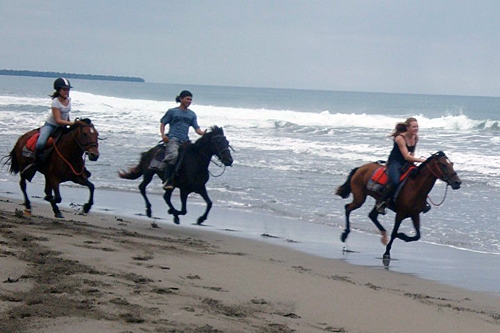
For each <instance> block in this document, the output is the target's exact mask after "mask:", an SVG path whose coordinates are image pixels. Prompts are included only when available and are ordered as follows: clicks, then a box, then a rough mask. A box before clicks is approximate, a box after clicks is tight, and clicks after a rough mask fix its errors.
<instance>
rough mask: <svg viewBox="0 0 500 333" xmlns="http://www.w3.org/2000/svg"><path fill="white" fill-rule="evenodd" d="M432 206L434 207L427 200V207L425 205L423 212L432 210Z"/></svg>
mask: <svg viewBox="0 0 500 333" xmlns="http://www.w3.org/2000/svg"><path fill="white" fill-rule="evenodd" d="M431 208H432V207H431V205H429V203H428V202H426V203H425V207H424V209H422V214H425V213H427V212H428V211H430V210H431Z"/></svg>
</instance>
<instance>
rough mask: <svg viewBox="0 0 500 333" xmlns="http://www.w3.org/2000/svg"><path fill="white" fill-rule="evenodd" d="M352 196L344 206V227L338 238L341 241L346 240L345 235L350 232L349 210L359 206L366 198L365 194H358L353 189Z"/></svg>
mask: <svg viewBox="0 0 500 333" xmlns="http://www.w3.org/2000/svg"><path fill="white" fill-rule="evenodd" d="M352 197H353V199H352V202H351V203H349V204H347V205H345V206H344V207H345V228H344V232H343V233H342V235H340V240H341V241H342V242H345V241H346V239H347V236H349V233H350V232H351V222H350V221H349V216H350V215H351V212H352V211H353V210H356V209H358V208H359V207H361V206H362V205H363V203H364V202H365V200H366V194H364V195H361V194H358V193H356V192H354V191H353V193H352Z"/></svg>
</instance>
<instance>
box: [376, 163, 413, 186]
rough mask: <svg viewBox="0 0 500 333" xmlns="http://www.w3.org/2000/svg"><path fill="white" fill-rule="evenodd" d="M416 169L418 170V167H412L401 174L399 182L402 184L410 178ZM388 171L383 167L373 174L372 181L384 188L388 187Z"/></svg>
mask: <svg viewBox="0 0 500 333" xmlns="http://www.w3.org/2000/svg"><path fill="white" fill-rule="evenodd" d="M415 168H416V166H414V165H412V166H410V167H409V168H408V169H407V170H406V171H405V172H403V173H402V174H401V177H399V182H402V181H403V180H404V179H405V178H406V177H408V175H409V174H410V172H411V171H412V170H413V169H415ZM386 170H387V167H385V166H381V167H380V168H378V169H377V170H375V172H373V174H372V176H371V180H373V181H374V182H375V183H377V184H380V185H384V186H385V185H387V181H388V180H389V177H387V172H386Z"/></svg>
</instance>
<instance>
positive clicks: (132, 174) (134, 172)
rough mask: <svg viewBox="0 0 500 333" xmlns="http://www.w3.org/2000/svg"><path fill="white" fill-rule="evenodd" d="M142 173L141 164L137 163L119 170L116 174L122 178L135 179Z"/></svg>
mask: <svg viewBox="0 0 500 333" xmlns="http://www.w3.org/2000/svg"><path fill="white" fill-rule="evenodd" d="M143 173H144V172H143V170H142V167H141V164H140V163H139V164H138V165H137V166H135V167H133V168H129V169H128V171H125V170H120V171H119V172H118V176H119V177H120V178H123V179H137V178H139V177H141V176H142V174H143Z"/></svg>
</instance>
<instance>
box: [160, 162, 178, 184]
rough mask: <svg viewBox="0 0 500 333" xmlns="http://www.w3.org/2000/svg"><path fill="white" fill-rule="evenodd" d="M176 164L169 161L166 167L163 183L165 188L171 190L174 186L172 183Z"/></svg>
mask: <svg viewBox="0 0 500 333" xmlns="http://www.w3.org/2000/svg"><path fill="white" fill-rule="evenodd" d="M174 169H175V165H174V164H170V163H168V164H167V166H166V167H165V182H164V183H163V189H164V190H171V189H173V188H174V186H173V185H172V174H173V173H174Z"/></svg>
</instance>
